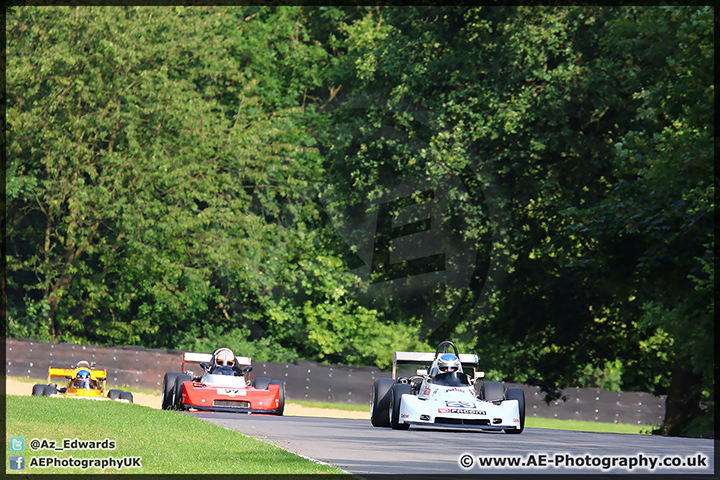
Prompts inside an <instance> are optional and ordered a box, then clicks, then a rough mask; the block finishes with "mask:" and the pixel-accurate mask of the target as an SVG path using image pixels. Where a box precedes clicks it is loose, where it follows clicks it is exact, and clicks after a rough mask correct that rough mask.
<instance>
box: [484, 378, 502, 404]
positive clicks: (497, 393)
mask: <svg viewBox="0 0 720 480" xmlns="http://www.w3.org/2000/svg"><path fill="white" fill-rule="evenodd" d="M504 398H505V386H504V385H503V384H502V382H483V384H482V386H481V387H480V400H485V401H486V402H500V401H502V400H503V399H504Z"/></svg>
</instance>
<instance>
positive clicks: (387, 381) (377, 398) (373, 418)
mask: <svg viewBox="0 0 720 480" xmlns="http://www.w3.org/2000/svg"><path fill="white" fill-rule="evenodd" d="M393 385H395V380H393V379H392V378H378V379H377V380H375V382H374V383H373V390H372V404H371V406H370V422H371V423H372V425H373V427H389V426H390V413H389V412H390V389H391V388H392V386H393Z"/></svg>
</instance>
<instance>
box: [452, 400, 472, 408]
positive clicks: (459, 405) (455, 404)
mask: <svg viewBox="0 0 720 480" xmlns="http://www.w3.org/2000/svg"><path fill="white" fill-rule="evenodd" d="M445 405H446V406H448V407H456V408H476V407H475V404H474V403H472V402H447V401H446V402H445Z"/></svg>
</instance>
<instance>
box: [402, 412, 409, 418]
mask: <svg viewBox="0 0 720 480" xmlns="http://www.w3.org/2000/svg"><path fill="white" fill-rule="evenodd" d="M409 416H410V415H408V414H407V413H403V414H402V415H400V418H408V417H409Z"/></svg>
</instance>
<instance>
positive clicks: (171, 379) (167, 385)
mask: <svg viewBox="0 0 720 480" xmlns="http://www.w3.org/2000/svg"><path fill="white" fill-rule="evenodd" d="M178 375H180V374H179V373H175V372H167V373H166V374H165V377H164V378H163V386H162V396H161V397H160V405H161V407H162V409H163V410H171V409H172V407H173V399H174V398H175V378H176V377H177V376H178Z"/></svg>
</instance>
